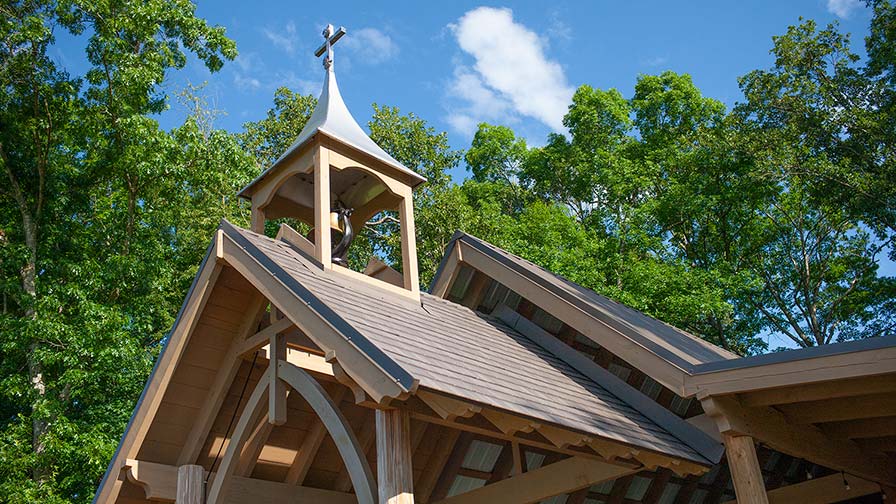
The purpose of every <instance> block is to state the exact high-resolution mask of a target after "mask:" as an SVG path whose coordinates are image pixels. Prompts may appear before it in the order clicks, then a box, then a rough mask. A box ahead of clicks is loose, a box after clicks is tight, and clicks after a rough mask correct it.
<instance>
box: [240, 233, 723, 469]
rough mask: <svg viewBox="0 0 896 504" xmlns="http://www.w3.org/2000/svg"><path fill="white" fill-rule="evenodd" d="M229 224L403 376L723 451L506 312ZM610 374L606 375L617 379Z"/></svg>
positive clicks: (456, 392)
mask: <svg viewBox="0 0 896 504" xmlns="http://www.w3.org/2000/svg"><path fill="white" fill-rule="evenodd" d="M222 229H223V231H224V233H225V235H227V236H228V237H229V238H231V239H233V240H234V241H236V242H237V243H238V245H239V246H240V247H242V248H243V250H244V251H245V252H246V253H247V254H249V255H250V256H252V257H253V258H254V259H256V260H258V261H259V262H261V263H262V264H264V265H265V268H266V269H268V270H269V271H270V273H271V274H272V275H273V276H275V277H276V278H278V279H280V280H281V281H283V282H284V283H286V284H287V286H290V285H292V286H293V287H292V288H293V290H294V292H295V293H296V295H297V296H303V302H306V303H309V302H311V303H319V304H320V305H322V306H323V307H325V308H326V309H327V310H328V320H329V321H330V323H332V324H333V325H334V326H336V327H343V328H345V329H346V330H347V331H350V332H351V333H352V335H351V338H352V341H354V342H355V343H356V344H357V345H359V346H362V347H366V348H368V351H369V352H370V355H371V358H372V359H374V360H380V361H381V362H380V365H381V366H382V367H383V369H387V370H389V372H390V373H391V375H392V376H394V377H395V379H396V380H397V381H407V382H410V381H414V382H417V383H418V384H419V387H421V388H425V389H429V390H433V391H436V392H440V393H444V394H448V395H451V396H456V397H459V398H463V399H466V400H469V401H474V402H477V403H481V404H486V405H490V406H493V407H497V408H501V409H504V410H506V411H508V412H511V413H515V414H519V415H523V416H527V417H531V418H533V419H536V420H539V421H542V422H546V423H551V424H556V425H559V426H561V427H565V428H570V429H574V430H577V431H581V432H583V433H586V434H589V435H594V436H599V437H603V438H607V439H611V440H615V441H619V442H622V443H627V444H630V445H633V446H636V447H638V448H641V449H646V450H650V451H656V452H660V453H663V454H665V455H669V456H673V457H676V458H681V459H685V460H689V461H693V462H697V463H699V464H708V463H714V462H715V461H716V459H717V458H718V456H720V453H721V452H720V451H717V450H710V451H709V452H708V453H700V451H701V449H700V447H699V446H698V447H697V449H695V447H693V446H690V445H689V444H688V443H687V442H686V441H683V440H682V439H679V438H678V437H676V436H675V435H673V434H672V433H671V432H670V430H671V431H677V432H680V429H682V428H684V429H691V430H694V431H695V432H696V428H692V427H691V426H690V425H688V424H686V423H685V422H684V421H682V420H681V419H678V418H673V417H667V418H664V419H663V420H662V421H661V422H659V423H658V422H656V421H654V420H652V419H651V418H648V415H645V414H644V413H642V411H641V410H640V406H639V405H638V401H637V400H633V399H632V398H631V397H625V395H626V394H623V393H620V392H619V390H620V389H619V388H618V387H615V388H614V387H612V386H610V385H611V384H607V383H602V382H600V381H595V379H593V377H589V376H586V375H585V374H583V373H582V372H581V371H580V370H579V369H577V368H576V367H574V366H572V365H570V363H569V362H567V361H566V360H564V359H563V358H561V357H559V356H558V355H556V354H555V353H553V352H552V351H550V350H549V349H547V348H544V347H542V346H540V345H539V344H538V343H537V342H536V341H533V340H532V339H531V338H529V337H527V336H526V335H524V334H522V333H521V332H519V331H517V330H516V329H514V328H513V327H510V326H509V325H508V324H507V323H505V322H504V321H502V320H501V319H499V318H497V317H492V316H488V315H484V314H481V313H477V312H475V311H473V310H470V309H469V308H466V307H464V306H461V305H459V304H456V303H453V302H450V301H447V300H444V299H441V298H438V297H436V296H432V295H430V294H426V293H422V294H421V298H420V303H419V304H417V303H414V302H412V301H409V300H408V299H406V298H403V297H401V296H397V295H395V294H393V293H391V292H388V291H385V290H380V289H378V288H376V287H372V286H368V285H365V284H362V283H357V282H350V281H346V278H345V277H344V276H341V275H339V274H337V273H333V272H330V271H327V270H324V269H321V268H320V267H319V266H318V265H316V264H315V262H314V261H313V259H311V258H310V257H308V256H306V255H304V253H303V252H301V251H300V250H299V249H297V248H295V247H293V246H292V245H290V244H289V243H287V242H285V241H278V240H274V239H271V238H268V237H265V236H263V235H259V234H256V233H253V232H251V231H248V230H244V229H240V228H237V227H234V226H232V225H230V224H229V223H226V222H224V223H223V224H222ZM297 291H301V292H297ZM306 298H307V299H306ZM595 366H596V364H595ZM607 375H609V376H604V377H603V378H601V380H617V378H615V377H614V376H613V375H611V374H609V373H607ZM608 389H613V390H614V392H615V395H614V393H611V392H610V391H609V390H608ZM631 393H633V394H637V391H635V390H634V389H631ZM620 396H623V397H620ZM662 423H675V424H676V425H675V426H674V428H668V427H671V426H669V425H661V424H662ZM700 434H702V433H700ZM683 437H685V436H683ZM702 451H704V452H707V451H706V450H702Z"/></svg>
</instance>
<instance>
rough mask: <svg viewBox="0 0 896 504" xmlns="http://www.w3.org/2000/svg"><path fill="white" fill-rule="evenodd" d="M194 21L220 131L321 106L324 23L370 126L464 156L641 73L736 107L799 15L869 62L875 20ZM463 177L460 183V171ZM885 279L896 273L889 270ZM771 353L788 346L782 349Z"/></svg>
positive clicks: (749, 10)
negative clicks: (384, 109) (386, 119)
mask: <svg viewBox="0 0 896 504" xmlns="http://www.w3.org/2000/svg"><path fill="white" fill-rule="evenodd" d="M197 14H198V15H199V16H201V17H203V18H205V19H207V20H208V21H209V22H210V23H211V24H217V25H222V26H224V27H226V29H227V35H228V36H229V37H231V38H232V39H234V40H235V41H236V43H237V48H238V50H239V53H240V55H239V57H238V58H237V60H236V61H233V62H229V63H227V64H225V66H224V68H223V69H222V70H221V71H219V72H217V73H215V74H210V73H209V72H208V71H207V70H206V69H205V68H204V67H203V66H202V65H201V63H198V62H196V61H195V60H191V62H190V64H189V65H188V66H187V67H186V68H185V69H184V70H182V71H180V72H175V73H172V74H171V76H170V77H169V78H168V79H167V80H166V82H165V83H164V84H163V85H164V88H165V90H166V91H167V92H168V93H169V94H170V95H173V94H174V93H176V92H177V91H179V90H181V89H183V88H184V86H185V85H186V84H188V83H191V84H200V83H203V82H207V86H206V88H205V90H204V93H205V94H206V97H207V99H208V100H209V103H210V104H212V105H213V106H214V107H216V108H217V109H219V110H220V111H221V112H224V113H225V114H224V115H222V116H221V117H219V118H218V119H217V122H216V126H217V127H220V128H224V129H227V130H230V131H240V130H241V129H242V125H243V124H244V123H245V122H247V121H256V120H259V119H261V118H262V117H264V114H265V113H266V111H267V110H268V109H269V108H270V107H271V106H272V97H273V93H274V90H275V89H276V88H277V87H280V86H287V87H290V88H292V89H294V90H297V91H300V92H302V93H311V94H314V95H315V96H316V95H317V94H318V93H319V91H320V84H321V81H322V79H323V72H324V70H323V68H322V66H321V62H320V60H319V59H318V58H315V57H314V55H313V51H314V49H316V48H317V47H318V46H319V45H320V43H321V42H322V37H321V31H322V29H323V27H324V26H325V25H326V24H327V23H332V24H334V25H335V26H337V27H338V26H340V25H342V26H345V27H346V29H347V30H348V35H347V36H346V37H345V38H343V39H342V40H341V41H340V42H339V43H338V44H337V45H336V46H335V50H336V57H335V64H336V73H337V75H338V78H339V83H340V89H341V91H342V95H343V97H344V98H345V101H346V103H347V105H348V107H349V109H350V110H351V111H352V113H353V114H354V116H355V118H356V119H357V120H358V122H359V123H361V124H362V125H363V124H365V123H366V122H367V120H368V119H369V118H370V114H371V112H372V108H371V104H372V103H373V102H377V103H379V104H383V105H390V106H397V107H399V108H400V109H401V111H402V112H405V113H407V112H414V113H415V114H417V115H418V116H420V117H422V118H424V119H426V120H427V121H428V122H429V123H430V124H431V125H432V126H434V127H435V128H436V129H438V130H439V131H447V132H448V134H449V140H450V143H451V145H452V146H453V147H455V148H459V149H462V148H466V147H468V146H469V143H470V139H471V137H472V134H473V132H474V131H475V126H476V124H477V123H478V122H480V121H486V122H490V123H493V124H504V125H507V126H510V127H511V128H513V129H514V131H516V132H517V134H519V135H521V136H523V137H525V138H526V139H527V141H528V142H529V143H530V144H533V145H539V144H541V143H543V142H544V141H545V138H546V136H547V134H548V133H550V132H551V131H561V130H562V125H561V124H560V120H561V119H562V116H563V114H564V112H565V110H566V106H567V105H568V102H569V97H570V96H571V95H572V92H573V91H574V90H575V88H576V87H578V86H580V85H582V84H589V85H591V86H594V87H597V88H602V89H606V88H616V89H618V90H619V91H620V92H622V94H623V95H624V96H626V97H630V96H631V94H632V92H633V89H634V85H635V82H636V81H637V78H638V76H639V75H641V74H656V73H660V72H662V71H664V70H673V71H676V72H679V73H688V74H690V75H691V76H692V77H693V79H694V82H695V84H696V85H697V86H698V87H699V88H700V89H701V90H702V91H703V94H704V95H706V96H710V97H713V98H716V99H718V100H721V101H722V102H724V103H725V104H726V105H727V106H729V107H731V106H732V105H734V104H735V103H736V102H737V101H738V100H740V99H741V97H742V95H741V93H740V90H739V88H738V85H737V78H738V77H739V76H741V75H744V74H746V73H747V72H749V71H751V70H754V69H758V68H767V67H769V66H770V65H771V64H772V57H771V55H770V54H769V50H770V49H771V47H772V36H774V35H779V34H782V33H784V32H785V31H786V30H787V27H788V26H790V25H793V24H797V23H798V22H799V18H800V16H802V17H804V18H811V19H814V20H816V21H817V22H818V23H819V24H820V25H826V24H827V23H829V22H833V21H837V22H839V23H840V26H841V29H842V30H843V31H844V32H848V33H851V34H852V37H853V38H852V43H853V46H854V50H855V51H856V52H858V53H859V54H864V50H863V42H864V40H863V39H864V37H865V35H866V33H867V31H868V22H869V20H870V13H869V12H868V9H867V8H865V6H864V2H863V1H861V0H800V1H796V0H788V1H781V0H778V1H769V0H761V1H729V0H715V1H646V0H645V1H629V2H607V1H587V2H586V1H581V2H568V1H563V0H560V1H555V2H551V3H550V4H549V5H548V6H545V3H544V2H519V3H512V4H509V3H508V4H481V3H478V2H468V1H456V2H419V1H418V2H405V1H392V2H370V1H366V2H361V1H341V2H329V3H319V2H282V1H278V2H267V1H257V0H256V1H254V2H246V1H239V2H236V1H204V2H203V1H200V2H199V4H198V8H197ZM83 47H84V46H83V40H80V41H76V40H73V39H72V38H71V37H67V36H64V35H60V36H59V38H58V41H57V44H56V53H55V55H56V57H57V58H58V59H59V60H60V61H61V62H62V63H63V64H64V65H65V66H67V67H68V68H69V70H70V71H72V72H73V73H76V74H77V73H83V68H82V65H83V64H84V63H83ZM184 115H185V110H184V109H182V108H181V107H180V106H179V105H178V104H177V103H176V102H175V101H174V100H172V103H171V108H170V110H169V111H168V112H165V113H164V114H162V115H161V116H160V117H159V121H160V123H161V125H162V126H163V127H164V128H166V129H170V128H173V127H175V126H177V125H179V124H180V123H181V122H182V121H183V117H184ZM454 175H455V176H456V177H463V176H464V172H463V168H459V169H458V171H457V173H455V174H454ZM882 266H883V268H882V271H881V272H882V273H884V274H893V273H894V272H896V266H894V265H893V264H892V263H890V262H889V261H887V260H886V259H884V261H883V264H882ZM770 343H771V346H776V345H778V344H786V343H787V341H785V340H783V339H779V338H777V337H775V338H772V341H771V342H770Z"/></svg>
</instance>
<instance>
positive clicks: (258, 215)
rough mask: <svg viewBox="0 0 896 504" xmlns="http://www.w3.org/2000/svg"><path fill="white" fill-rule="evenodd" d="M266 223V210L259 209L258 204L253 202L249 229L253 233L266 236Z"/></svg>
mask: <svg viewBox="0 0 896 504" xmlns="http://www.w3.org/2000/svg"><path fill="white" fill-rule="evenodd" d="M264 221H265V215H264V210H262V209H260V208H258V203H256V202H255V201H253V202H252V213H251V216H250V220H249V229H251V230H252V231H254V232H256V233H259V234H264Z"/></svg>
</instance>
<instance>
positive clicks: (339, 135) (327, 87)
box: [272, 64, 426, 185]
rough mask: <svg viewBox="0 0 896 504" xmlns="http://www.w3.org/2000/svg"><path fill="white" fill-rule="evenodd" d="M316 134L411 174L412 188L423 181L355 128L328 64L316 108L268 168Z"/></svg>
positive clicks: (418, 175)
mask: <svg viewBox="0 0 896 504" xmlns="http://www.w3.org/2000/svg"><path fill="white" fill-rule="evenodd" d="M318 132H320V133H323V134H324V135H326V136H328V137H330V138H332V139H334V140H337V141H339V142H342V143H343V144H345V145H348V146H349V147H353V148H355V149H358V150H359V151H361V152H364V153H365V154H369V155H371V156H373V157H374V158H376V159H378V160H379V161H382V162H383V163H386V164H387V165H389V166H391V167H393V168H395V169H397V170H400V171H402V172H404V173H406V174H408V175H411V176H412V178H414V179H415V183H414V185H417V184H420V183H422V182H425V181H426V178H424V177H422V176H421V175H420V174H418V173H417V172H415V171H413V170H411V169H410V168H408V167H406V166H404V165H403V164H401V163H399V162H398V161H397V160H396V159H395V158H393V157H392V156H390V155H389V154H388V153H387V152H386V151H384V150H383V149H382V148H381V147H380V146H379V145H377V144H376V142H374V141H373V140H371V139H370V137H369V136H367V133H365V132H364V130H363V129H361V126H359V125H358V122H357V121H355V118H354V117H352V114H351V112H349V111H348V107H346V106H345V102H344V101H342V94H340V93H339V86H338V85H337V83H336V74H335V72H334V71H333V65H332V64H330V65H329V68H327V70H326V76H325V77H324V86H323V90H322V91H321V93H320V97H319V98H318V99H317V106H316V107H315V108H314V112H313V113H312V114H311V117H310V118H309V119H308V122H307V123H306V124H305V127H304V128H302V132H301V133H299V136H298V138H296V140H295V142H293V143H292V145H290V146H289V148H288V149H286V152H284V153H283V155H281V156H280V157H279V158H278V159H277V161H275V162H274V164H273V166H272V168H273V167H274V166H277V165H278V164H280V162H282V161H283V160H284V159H286V158H287V157H288V156H289V155H290V154H291V153H292V152H294V151H295V150H297V149H300V148H301V147H302V146H303V145H304V144H306V143H307V142H308V141H310V140H311V138H312V137H313V136H314V135H315V134H316V133H318Z"/></svg>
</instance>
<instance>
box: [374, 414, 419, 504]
mask: <svg viewBox="0 0 896 504" xmlns="http://www.w3.org/2000/svg"><path fill="white" fill-rule="evenodd" d="M410 431H411V430H410V417H409V415H408V413H407V411H404V410H399V409H390V410H376V467H377V471H376V472H377V484H378V487H379V502H380V504H414V475H413V470H412V467H411V434H410Z"/></svg>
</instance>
